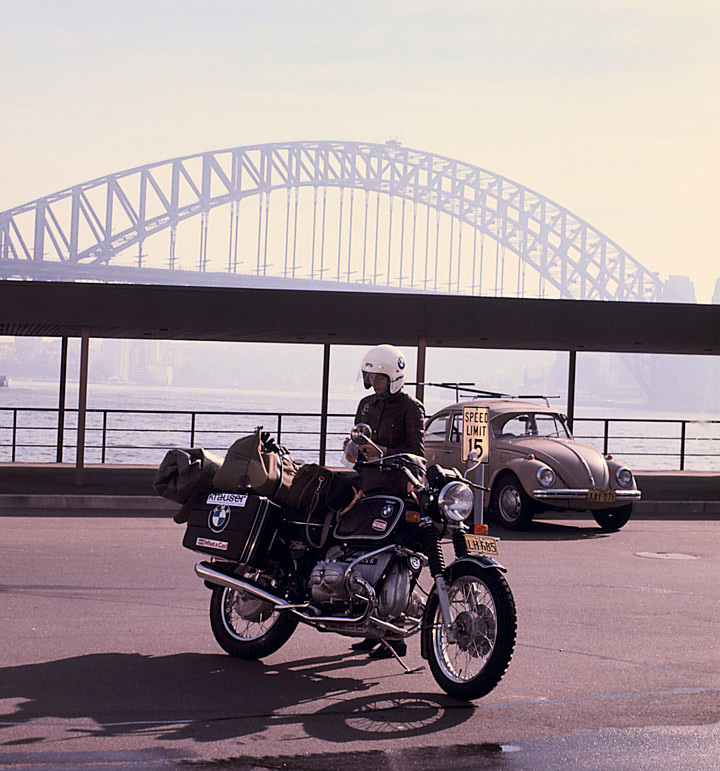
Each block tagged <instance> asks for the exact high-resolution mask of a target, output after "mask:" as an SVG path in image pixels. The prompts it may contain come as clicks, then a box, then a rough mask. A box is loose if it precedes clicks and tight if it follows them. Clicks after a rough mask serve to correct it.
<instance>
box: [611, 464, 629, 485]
mask: <svg viewBox="0 0 720 771" xmlns="http://www.w3.org/2000/svg"><path fill="white" fill-rule="evenodd" d="M615 478H616V479H617V481H618V484H619V485H620V487H630V485H631V484H632V481H633V475H632V471H630V469H629V468H625V466H621V467H620V468H619V469H618V470H617V471H616V472H615Z"/></svg>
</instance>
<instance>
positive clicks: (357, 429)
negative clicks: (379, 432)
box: [350, 423, 373, 444]
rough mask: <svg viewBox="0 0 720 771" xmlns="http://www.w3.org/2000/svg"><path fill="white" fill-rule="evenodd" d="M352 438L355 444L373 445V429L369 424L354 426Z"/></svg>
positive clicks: (351, 433)
mask: <svg viewBox="0 0 720 771" xmlns="http://www.w3.org/2000/svg"><path fill="white" fill-rule="evenodd" d="M350 438H351V439H352V440H353V442H355V444H373V440H372V428H370V426H368V424H367V423H358V424H357V425H356V426H353V429H352V431H351V432H350Z"/></svg>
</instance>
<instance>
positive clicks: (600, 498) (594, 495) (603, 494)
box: [587, 490, 615, 503]
mask: <svg viewBox="0 0 720 771" xmlns="http://www.w3.org/2000/svg"><path fill="white" fill-rule="evenodd" d="M587 499H588V500H589V501H597V502H598V503H615V490H588V497H587Z"/></svg>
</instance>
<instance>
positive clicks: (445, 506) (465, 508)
mask: <svg viewBox="0 0 720 771" xmlns="http://www.w3.org/2000/svg"><path fill="white" fill-rule="evenodd" d="M438 506H439V507H440V511H442V513H443V514H444V515H445V516H446V517H447V518H448V519H449V520H452V521H453V522H462V521H463V520H466V519H467V518H468V517H469V516H470V515H471V514H472V510H473V492H472V490H471V489H470V488H469V487H468V485H466V484H465V482H448V484H446V485H445V487H443V489H442V490H440V497H439V498H438Z"/></svg>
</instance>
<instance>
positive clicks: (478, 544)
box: [465, 533, 498, 554]
mask: <svg viewBox="0 0 720 771" xmlns="http://www.w3.org/2000/svg"><path fill="white" fill-rule="evenodd" d="M465 545H466V546H467V548H468V551H470V552H476V553H478V554H497V553H498V545H497V539H496V538H491V537H490V536H489V535H475V534H474V533H465Z"/></svg>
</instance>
